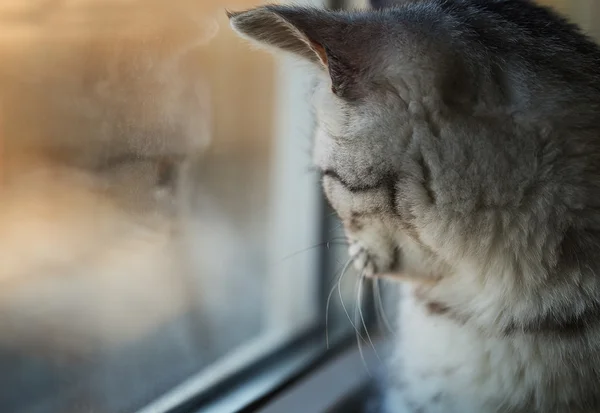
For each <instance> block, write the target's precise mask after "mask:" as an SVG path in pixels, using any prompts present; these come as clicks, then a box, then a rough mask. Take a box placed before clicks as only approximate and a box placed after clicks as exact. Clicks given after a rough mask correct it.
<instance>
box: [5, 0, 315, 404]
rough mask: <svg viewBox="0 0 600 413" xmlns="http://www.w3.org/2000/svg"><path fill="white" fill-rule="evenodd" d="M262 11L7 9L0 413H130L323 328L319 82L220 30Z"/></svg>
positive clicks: (68, 4)
mask: <svg viewBox="0 0 600 413" xmlns="http://www.w3.org/2000/svg"><path fill="white" fill-rule="evenodd" d="M258 3H259V1H258V0H235V1H231V2H226V1H224V0H223V1H221V0H202V1H198V0H194V1H192V0H27V1H23V0H5V1H3V2H2V4H0V283H1V287H0V383H1V384H2V386H1V387H2V391H0V411H2V412H11V413H38V412H39V413H54V412H57V413H70V412H73V413H82V412H94V413H102V412H106V413H115V412H132V411H135V410H136V409H139V408H141V407H143V406H145V405H147V404H148V403H151V402H152V401H153V400H155V399H156V398H157V397H159V396H161V395H163V394H164V393H166V392H168V391H169V390H170V389H172V388H173V387H175V386H177V385H179V384H180V383H182V382H184V381H186V380H190V379H191V378H195V380H197V382H199V383H204V384H205V385H206V386H207V387H209V386H210V385H212V384H214V382H215V381H217V380H220V379H222V378H225V377H227V375H229V374H231V373H234V372H236V371H239V370H240V369H241V368H242V367H244V366H246V365H248V364H249V363H251V362H253V361H255V360H258V359H259V358H261V357H262V356H264V355H265V354H268V353H269V352H271V351H274V350H275V349H277V348H280V347H281V346H282V345H284V344H285V343H287V342H288V341H289V340H291V339H293V338H294V337H296V336H298V335H301V334H303V333H304V332H305V331H307V330H309V329H311V328H313V327H314V326H317V325H320V324H321V323H323V319H324V314H323V312H322V311H321V303H320V299H321V296H320V291H321V288H322V284H323V280H322V278H321V274H322V271H321V268H320V261H319V257H320V251H321V250H322V249H323V248H325V247H324V245H322V242H321V235H322V234H321V231H322V228H321V226H320V223H321V215H322V206H323V204H322V202H321V198H320V190H319V188H318V176H316V175H315V174H314V173H312V172H310V170H309V165H310V142H311V139H310V135H311V133H312V128H313V122H312V117H311V112H310V110H309V107H308V106H307V105H308V94H309V92H310V89H311V87H312V79H311V78H310V76H309V75H306V74H304V70H302V68H301V67H297V65H296V64H295V63H294V62H292V61H289V60H286V59H274V58H272V57H271V56H270V55H269V54H267V53H263V52H258V51H256V50H253V48H251V47H248V45H247V44H245V43H244V42H243V41H241V40H240V39H239V38H238V37H237V36H236V35H234V34H233V33H232V32H231V30H230V29H229V27H228V23H227V19H226V17H225V14H224V9H225V8H230V9H242V8H247V7H251V6H253V5H257V4H258ZM306 3H308V2H306ZM313 4H317V3H316V2H313ZM320 244H321V245H320Z"/></svg>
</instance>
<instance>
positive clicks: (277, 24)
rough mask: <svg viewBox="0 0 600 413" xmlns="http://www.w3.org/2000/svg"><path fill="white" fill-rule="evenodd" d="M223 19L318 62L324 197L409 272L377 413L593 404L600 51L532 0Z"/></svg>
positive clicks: (372, 262) (599, 241) (369, 249)
mask: <svg viewBox="0 0 600 413" xmlns="http://www.w3.org/2000/svg"><path fill="white" fill-rule="evenodd" d="M378 3H381V2H378ZM230 18H231V24H232V26H233V27H234V29H236V30H237V31H238V32H239V33H241V34H242V35H244V36H246V37H248V38H250V39H253V40H254V41H257V42H258V43H261V44H265V45H268V46H274V47H276V48H279V49H283V50H285V51H289V52H292V53H295V54H297V55H299V56H301V57H303V58H304V59H307V60H308V61H310V62H313V63H314V64H315V65H316V66H317V67H321V68H322V69H323V70H322V73H323V74H326V75H327V76H322V82H321V84H320V87H319V88H318V89H317V92H316V102H315V103H316V109H317V114H318V121H319V126H318V130H317V134H316V139H315V161H316V164H317V165H318V167H319V168H320V169H321V170H322V171H323V175H324V177H323V187H324V189H325V193H326V194H327V197H328V199H329V201H330V202H331V204H332V206H333V207H334V208H335V209H336V211H337V212H338V214H339V216H340V217H341V219H342V220H343V222H344V224H345V229H346V232H347V237H348V240H349V242H350V243H351V247H350V252H351V254H352V255H353V256H354V257H355V258H356V262H357V263H358V265H359V266H360V267H361V268H360V269H361V270H363V271H365V272H366V273H367V275H372V276H376V275H377V274H379V273H389V272H396V273H400V274H402V278H403V280H404V281H407V280H409V281H410V282H404V283H403V298H402V299H401V300H400V301H399V307H400V317H399V318H400V319H399V321H398V328H399V330H400V334H399V337H398V339H397V342H396V343H395V352H396V358H395V360H394V361H393V363H394V366H393V369H392V372H393V373H394V374H393V379H392V384H391V386H390V387H391V388H390V389H389V391H388V394H387V397H386V409H387V410H386V411H389V412H402V413H404V412H412V413H417V412H418V413H433V412H435V413H492V412H511V413H517V412H518V413H532V412H539V413H564V412H573V413H584V412H585V413H591V412H600V48H598V47H597V46H596V45H595V44H594V43H593V42H592V41H591V40H589V39H588V38H586V37H585V36H584V35H582V34H581V33H580V32H579V30H578V29H577V28H576V27H574V26H573V25H571V24H569V23H567V22H566V21H565V20H563V19H562V18H560V17H558V16H557V15H556V14H554V13H553V12H551V11H550V10H548V9H545V8H543V7H540V6H537V5H535V4H534V3H533V2H531V1H527V0H421V1H419V0H413V1H408V2H400V3H399V4H398V5H397V6H395V7H392V8H384V9H381V10H371V11H353V12H333V11H324V10H317V9H308V8H299V7H285V6H265V7H259V8H257V9H253V10H250V11H246V12H241V13H232V14H231V16H230Z"/></svg>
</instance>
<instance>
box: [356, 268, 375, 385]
mask: <svg viewBox="0 0 600 413" xmlns="http://www.w3.org/2000/svg"><path fill="white" fill-rule="evenodd" d="M361 279H362V275H361V276H360V277H358V279H357V280H356V287H355V290H356V291H357V297H356V298H357V300H356V303H355V305H354V323H355V324H357V325H358V323H359V309H360V301H361V295H360V292H361V290H360V285H361ZM361 314H362V313H361ZM363 327H364V324H363ZM368 334H369V333H368V332H367V335H368ZM369 340H370V338H369ZM356 345H357V346H358V353H359V354H360V359H361V360H362V363H363V366H364V367H365V370H367V374H368V375H369V376H370V377H373V376H372V375H371V370H370V369H369V366H368V365H367V361H366V360H365V355H364V353H363V349H362V344H361V342H360V339H359V336H358V330H357V334H356Z"/></svg>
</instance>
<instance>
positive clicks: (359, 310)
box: [354, 270, 381, 375]
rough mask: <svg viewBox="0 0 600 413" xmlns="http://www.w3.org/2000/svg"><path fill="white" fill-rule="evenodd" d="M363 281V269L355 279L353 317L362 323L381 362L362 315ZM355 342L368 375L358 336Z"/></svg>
mask: <svg viewBox="0 0 600 413" xmlns="http://www.w3.org/2000/svg"><path fill="white" fill-rule="evenodd" d="M364 282H365V272H364V270H363V271H362V272H361V274H360V277H358V280H357V287H358V288H357V297H356V298H357V301H356V306H355V312H354V318H355V322H356V323H357V324H358V317H360V322H361V324H362V328H363V329H364V331H365V334H366V336H367V339H368V342H369V344H370V345H371V348H372V349H373V352H374V353H375V356H376V357H377V359H378V360H379V361H380V362H381V358H380V357H379V354H378V353H377V348H376V347H375V344H374V343H373V340H372V339H371V334H369V328H368V327H367V323H366V322H365V317H364V314H363V311H362V300H363V286H364ZM357 316H358V317H357ZM357 342H358V350H359V353H360V356H361V358H362V361H363V364H364V365H365V368H366V369H367V372H368V373H369V375H371V372H370V371H369V367H368V366H367V363H366V361H365V357H364V354H363V351H362V346H361V344H360V340H358V336H357Z"/></svg>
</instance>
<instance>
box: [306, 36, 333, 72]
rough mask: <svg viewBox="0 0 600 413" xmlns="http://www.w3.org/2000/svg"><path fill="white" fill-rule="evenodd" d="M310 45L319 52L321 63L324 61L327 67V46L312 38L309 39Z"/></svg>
mask: <svg viewBox="0 0 600 413" xmlns="http://www.w3.org/2000/svg"><path fill="white" fill-rule="evenodd" d="M309 46H310V48H311V49H312V50H313V51H314V52H315V53H316V54H317V56H318V57H319V60H320V61H321V63H323V66H325V67H327V63H328V60H327V52H325V48H324V47H323V46H322V45H320V44H319V43H317V42H315V41H312V40H310V41H309Z"/></svg>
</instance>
